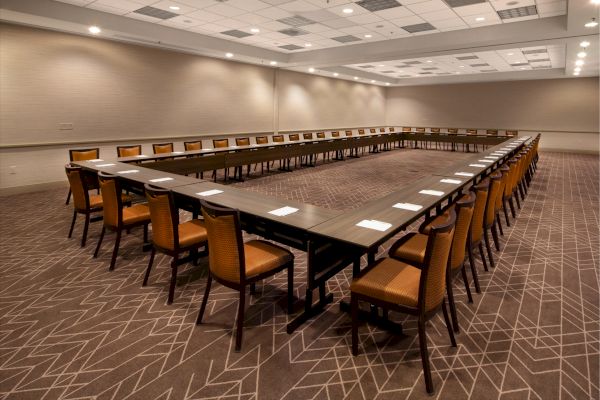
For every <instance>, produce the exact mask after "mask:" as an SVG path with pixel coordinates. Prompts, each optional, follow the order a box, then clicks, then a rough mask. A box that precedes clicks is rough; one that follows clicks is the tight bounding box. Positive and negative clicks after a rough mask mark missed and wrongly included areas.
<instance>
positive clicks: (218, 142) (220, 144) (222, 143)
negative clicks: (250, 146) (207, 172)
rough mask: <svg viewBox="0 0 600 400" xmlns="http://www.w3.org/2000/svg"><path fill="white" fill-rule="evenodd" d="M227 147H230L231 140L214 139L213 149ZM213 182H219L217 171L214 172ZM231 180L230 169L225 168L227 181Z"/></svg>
mask: <svg viewBox="0 0 600 400" xmlns="http://www.w3.org/2000/svg"><path fill="white" fill-rule="evenodd" d="M225 147H229V139H213V148H215V149H222V148H225ZM212 177H213V181H214V182H216V181H217V170H216V169H215V170H213V174H212ZM228 178H229V168H225V180H226V181H227V179H228Z"/></svg>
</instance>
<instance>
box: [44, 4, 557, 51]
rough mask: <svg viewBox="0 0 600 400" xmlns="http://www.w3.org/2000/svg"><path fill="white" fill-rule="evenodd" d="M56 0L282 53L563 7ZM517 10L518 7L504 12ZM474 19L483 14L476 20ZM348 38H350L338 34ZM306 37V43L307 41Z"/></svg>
mask: <svg viewBox="0 0 600 400" xmlns="http://www.w3.org/2000/svg"><path fill="white" fill-rule="evenodd" d="M55 1H60V2H64V3H71V4H75V5H78V6H82V7H87V8H91V9H96V10H100V11H104V12H109V13H113V14H118V15H123V16H126V17H129V18H135V19H138V20H143V21H146V22H151V23H156V24H159V25H165V26H170V27H173V28H177V29H183V30H188V31H192V32H196V33H200V34H204V35H208V36H214V37H219V38H222V39H226V40H231V41H235V42H240V43H247V44H250V45H253V46H258V47H265V48H269V49H271V50H276V51H281V52H285V53H289V52H293V51H304V50H314V49H318V48H328V47H338V46H345V45H351V44H356V43H361V42H369V41H381V40H387V39H395V38H402V37H408V36H414V35H422V34H430V33H437V32H444V31H450V30H457V29H469V28H476V27H479V26H485V25H494V24H501V23H509V22H516V21H522V20H527V19H536V18H545V17H551V16H556V15H564V14H566V12H567V11H566V10H567V6H566V0H404V1H403V0H398V1H396V0H362V1H354V2H353V1H347V0H329V2H327V1H326V0H176V1H169V0H55ZM473 3H475V4H473ZM464 4H468V5H464ZM451 5H457V6H456V7H451ZM143 7H152V8H154V9H158V10H162V11H166V12H167V13H164V14H163V16H165V15H169V13H173V14H174V15H176V16H174V17H172V18H166V19H160V18H155V17H153V16H150V15H148V13H147V14H141V13H139V11H138V10H140V9H142V8H143ZM171 7H179V8H178V9H173V8H171ZM347 8H351V9H352V10H353V12H352V13H351V14H346V13H344V9H347ZM517 8H519V10H517V11H510V12H509V11H506V10H515V9H517ZM148 10H149V11H152V10H151V9H148ZM370 10H373V11H370ZM532 10H533V11H534V13H533V15H525V16H520V17H515V18H509V19H502V18H501V17H500V14H505V15H508V14H510V15H512V16H514V15H522V14H527V13H531V12H532ZM149 14H152V12H150V13H149ZM155 14H156V13H155ZM481 18H484V20H478V19H481ZM252 28H255V29H259V30H260V32H253V31H251V29H252ZM228 31H240V32H245V33H246V34H247V36H245V37H236V36H231V35H227V34H224V33H223V32H228ZM365 35H370V36H365ZM237 36H243V35H242V34H238V35H237ZM348 36H353V37H354V38H355V39H352V38H346V40H340V39H339V38H343V37H348ZM336 38H338V39H336ZM307 43H310V44H311V46H310V47H306V44H307ZM285 45H295V46H298V47H300V49H297V50H286V49H283V48H281V46H285Z"/></svg>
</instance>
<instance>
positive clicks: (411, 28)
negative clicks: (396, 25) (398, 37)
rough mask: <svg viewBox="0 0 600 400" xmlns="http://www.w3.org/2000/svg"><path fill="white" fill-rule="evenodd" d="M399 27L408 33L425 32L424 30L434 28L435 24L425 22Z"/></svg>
mask: <svg viewBox="0 0 600 400" xmlns="http://www.w3.org/2000/svg"><path fill="white" fill-rule="evenodd" d="M401 28H402V29H404V30H405V31H406V32H408V33H416V32H426V31H433V30H435V26H433V25H431V24H430V23H429V22H425V23H422V24H415V25H407V26H402V27H401Z"/></svg>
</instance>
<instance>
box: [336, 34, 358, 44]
mask: <svg viewBox="0 0 600 400" xmlns="http://www.w3.org/2000/svg"><path fill="white" fill-rule="evenodd" d="M331 40H335V41H336V42H340V43H350V42H360V39H359V38H357V37H356V36H352V35H346V36H338V37H334V38H331Z"/></svg>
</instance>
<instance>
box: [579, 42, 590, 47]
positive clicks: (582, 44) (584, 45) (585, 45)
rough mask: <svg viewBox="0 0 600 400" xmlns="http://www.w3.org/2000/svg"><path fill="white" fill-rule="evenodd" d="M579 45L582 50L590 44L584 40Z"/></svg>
mask: <svg viewBox="0 0 600 400" xmlns="http://www.w3.org/2000/svg"><path fill="white" fill-rule="evenodd" d="M579 45H580V46H581V47H583V48H586V47H588V46H589V45H590V42H588V41H587V40H584V41H583V42H581V43H579Z"/></svg>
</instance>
